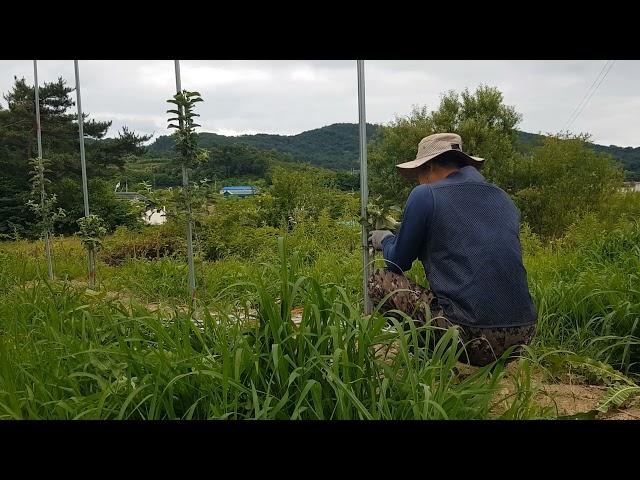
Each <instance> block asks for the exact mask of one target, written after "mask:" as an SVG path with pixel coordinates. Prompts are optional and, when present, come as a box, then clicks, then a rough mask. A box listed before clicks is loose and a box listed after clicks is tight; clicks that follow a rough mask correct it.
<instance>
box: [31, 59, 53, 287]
mask: <svg viewBox="0 0 640 480" xmlns="http://www.w3.org/2000/svg"><path fill="white" fill-rule="evenodd" d="M33 84H34V85H33V88H34V90H35V94H36V132H37V136H38V159H40V160H42V133H41V127H40V87H39V85H38V61H37V60H34V61H33ZM43 175H44V173H43ZM40 205H42V206H44V178H43V182H42V185H41V186H40ZM44 250H45V254H46V257H47V273H48V274H49V280H53V265H52V263H51V244H50V243H49V230H48V229H45V231H44Z"/></svg>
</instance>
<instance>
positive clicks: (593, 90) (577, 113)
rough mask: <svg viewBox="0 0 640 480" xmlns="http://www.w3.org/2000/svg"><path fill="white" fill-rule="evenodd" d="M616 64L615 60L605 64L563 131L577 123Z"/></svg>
mask: <svg viewBox="0 0 640 480" xmlns="http://www.w3.org/2000/svg"><path fill="white" fill-rule="evenodd" d="M609 62H611V63H609ZM615 62H616V61H615V60H607V61H606V62H605V64H604V65H603V66H602V69H601V70H600V73H598V76H597V77H596V78H595V80H594V81H593V83H592V84H591V87H589V89H588V90H587V92H586V93H585V95H584V97H583V98H582V100H581V101H580V103H579V104H578V106H577V107H576V108H575V110H574V111H573V113H572V114H571V115H570V116H569V119H568V120H567V123H565V126H564V128H563V130H566V129H568V128H569V127H570V126H571V125H572V124H573V122H575V121H576V120H577V119H578V117H579V116H580V115H581V114H582V112H583V111H584V109H585V108H586V106H587V104H588V103H589V100H591V98H592V97H593V95H594V94H595V93H596V91H597V90H598V88H600V85H602V83H603V82H604V79H605V78H606V77H607V75H608V74H609V72H610V71H611V68H612V67H613V64H614V63H615ZM605 70H606V71H605ZM603 72H604V74H603Z"/></svg>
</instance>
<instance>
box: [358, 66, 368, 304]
mask: <svg viewBox="0 0 640 480" xmlns="http://www.w3.org/2000/svg"><path fill="white" fill-rule="evenodd" d="M357 67H358V118H359V121H360V216H361V218H362V290H363V293H364V313H365V315H369V314H371V299H370V298H369V289H368V287H367V281H368V280H369V242H368V236H367V204H368V203H369V185H368V177H367V117H366V111H365V93H364V61H363V60H357Z"/></svg>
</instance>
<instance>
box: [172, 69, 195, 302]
mask: <svg viewBox="0 0 640 480" xmlns="http://www.w3.org/2000/svg"><path fill="white" fill-rule="evenodd" d="M174 66H175V71H176V93H180V92H182V82H181V80H180V60H174ZM180 111H182V109H180ZM180 116H182V115H180ZM180 128H182V121H180ZM182 187H183V188H185V194H186V189H187V188H188V187H189V173H188V172H187V166H186V165H185V164H184V163H183V164H182ZM187 213H188V215H189V221H188V222H187V262H188V263H189V291H190V292H191V300H192V301H193V300H194V299H195V297H196V273H195V267H194V265H193V221H192V219H191V202H190V201H189V202H188V204H187Z"/></svg>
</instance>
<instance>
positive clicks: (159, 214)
mask: <svg viewBox="0 0 640 480" xmlns="http://www.w3.org/2000/svg"><path fill="white" fill-rule="evenodd" d="M142 219H143V220H144V222H145V223H146V224H147V225H162V224H163V223H166V221H167V212H166V211H165V209H164V208H148V209H147V211H146V212H144V215H143V218H142Z"/></svg>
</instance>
